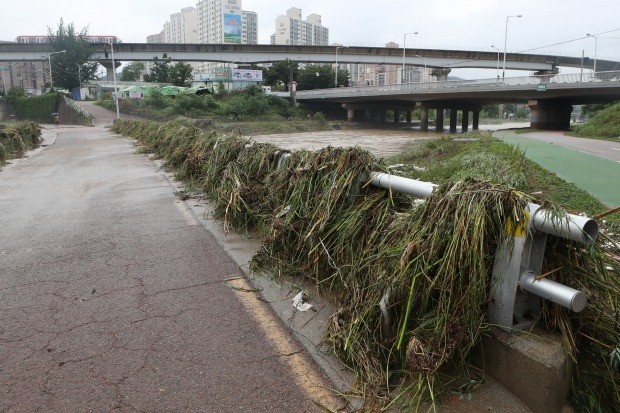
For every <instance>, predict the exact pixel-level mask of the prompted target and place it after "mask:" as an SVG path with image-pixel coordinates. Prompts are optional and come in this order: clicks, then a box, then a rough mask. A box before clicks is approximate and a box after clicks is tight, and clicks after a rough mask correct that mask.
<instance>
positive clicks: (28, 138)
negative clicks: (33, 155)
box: [0, 122, 41, 165]
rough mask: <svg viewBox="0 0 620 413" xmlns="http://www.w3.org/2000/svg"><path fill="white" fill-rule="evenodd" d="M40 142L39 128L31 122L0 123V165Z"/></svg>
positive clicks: (21, 154) (19, 155)
mask: <svg viewBox="0 0 620 413" xmlns="http://www.w3.org/2000/svg"><path fill="white" fill-rule="evenodd" d="M40 143H41V129H40V128H39V126H38V125H37V124H36V123H33V122H10V123H5V124H0V165H2V164H4V163H6V161H7V160H9V159H11V158H20V157H21V156H23V155H24V153H25V152H26V151H28V150H30V149H34V148H36V147H38V146H39V144H40Z"/></svg>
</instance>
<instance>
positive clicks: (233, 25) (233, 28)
mask: <svg viewBox="0 0 620 413" xmlns="http://www.w3.org/2000/svg"><path fill="white" fill-rule="evenodd" d="M241 28H242V24H241V15H240V14H224V43H235V44H241Z"/></svg>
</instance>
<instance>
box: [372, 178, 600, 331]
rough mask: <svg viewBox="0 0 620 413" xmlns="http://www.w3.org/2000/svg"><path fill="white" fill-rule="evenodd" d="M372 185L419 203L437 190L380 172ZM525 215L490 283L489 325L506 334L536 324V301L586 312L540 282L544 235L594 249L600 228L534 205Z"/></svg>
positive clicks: (563, 291) (578, 299) (576, 296)
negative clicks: (587, 245) (405, 195)
mask: <svg viewBox="0 0 620 413" xmlns="http://www.w3.org/2000/svg"><path fill="white" fill-rule="evenodd" d="M370 183H371V184H372V185H375V186H378V187H381V188H386V189H389V190H394V191H399V192H403V193H406V194H409V195H412V196H415V197H418V198H425V197H428V196H430V195H431V194H432V193H433V190H434V189H435V187H436V186H437V185H435V184H433V183H431V182H423V181H417V180H414V179H408V178H403V177H400V176H395V175H389V174H385V173H380V172H373V173H372V174H371V179H370ZM525 215H526V217H527V222H524V223H521V225H512V226H511V228H510V231H509V232H510V233H511V234H512V235H513V237H512V239H509V240H506V241H505V242H504V243H501V244H500V245H499V246H498V249H497V251H496V253H495V262H494V265H493V274H492V278H491V291H490V303H489V310H488V314H489V321H490V322H491V323H492V324H495V325H497V326H498V327H500V328H502V329H504V330H506V331H509V332H512V331H518V330H522V329H525V328H528V327H530V326H531V325H532V324H533V323H534V321H535V317H536V315H537V314H538V313H539V312H540V298H545V299H547V300H549V301H552V302H554V303H556V304H558V305H561V306H563V307H565V308H568V309H570V310H572V311H575V312H580V311H582V310H583V309H584V308H585V306H586V303H587V297H586V295H585V293H583V292H581V291H577V290H575V289H573V288H570V287H567V286H565V285H562V284H560V283H558V282H555V281H552V280H549V279H546V278H544V277H540V273H541V270H542V264H543V259H544V253H545V244H546V242H547V236H548V235H555V236H558V237H562V238H565V239H569V240H572V241H575V242H581V243H585V244H591V243H593V242H594V241H595V239H596V237H597V235H598V224H597V223H596V221H594V220H593V219H591V218H588V217H583V216H579V215H573V214H567V215H566V217H565V218H563V219H559V218H557V217H555V216H554V215H553V214H551V213H550V212H548V211H546V210H544V209H542V207H541V206H540V205H537V204H534V203H529V204H528V205H527V208H526V211H525ZM528 230H529V231H528Z"/></svg>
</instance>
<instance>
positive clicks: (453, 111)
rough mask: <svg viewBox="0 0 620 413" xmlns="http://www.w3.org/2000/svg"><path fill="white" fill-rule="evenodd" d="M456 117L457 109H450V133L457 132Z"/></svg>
mask: <svg viewBox="0 0 620 413" xmlns="http://www.w3.org/2000/svg"><path fill="white" fill-rule="evenodd" d="M456 116H457V110H456V109H455V108H452V109H450V133H455V132H456Z"/></svg>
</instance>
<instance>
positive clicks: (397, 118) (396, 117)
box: [392, 108, 400, 123]
mask: <svg viewBox="0 0 620 413" xmlns="http://www.w3.org/2000/svg"><path fill="white" fill-rule="evenodd" d="M392 121H393V122H394V123H399V122H400V110H398V109H396V108H394V119H392Z"/></svg>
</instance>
